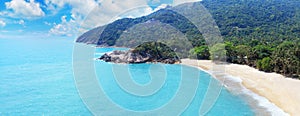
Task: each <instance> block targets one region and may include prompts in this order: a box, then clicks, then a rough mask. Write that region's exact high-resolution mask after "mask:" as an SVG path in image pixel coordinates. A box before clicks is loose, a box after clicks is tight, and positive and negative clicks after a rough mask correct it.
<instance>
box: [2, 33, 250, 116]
mask: <svg viewBox="0 0 300 116" xmlns="http://www.w3.org/2000/svg"><path fill="white" fill-rule="evenodd" d="M73 47H74V42H73V40H67V39H34V38H33V39H0V50H1V52H0V53H1V55H0V115H71V116H73V115H84V116H89V115H93V111H92V110H89V109H88V107H86V105H85V103H84V102H83V101H84V100H82V99H81V98H80V95H79V92H78V91H77V88H76V87H77V86H76V83H75V80H74V73H73V66H72V64H73V63H72V59H73V58H72V55H73ZM91 47H92V46H91ZM112 50H114V49H113V48H97V49H96V51H95V57H98V56H100V55H101V54H103V53H104V52H109V51H112ZM94 63H95V72H96V75H97V79H98V83H99V85H100V87H101V90H102V91H104V93H105V95H106V98H108V99H109V100H110V102H112V104H115V105H116V106H118V107H119V108H121V109H124V110H128V111H131V112H150V111H154V110H157V109H162V108H164V107H167V106H168V105H166V104H168V103H177V102H178V107H180V106H181V105H180V104H184V103H181V102H186V101H189V100H190V102H189V103H187V106H186V107H184V109H183V112H182V113H181V115H186V116H191V115H199V114H198V113H199V108H200V107H201V106H202V103H203V102H204V98H205V95H206V92H207V90H208V87H209V84H210V82H211V81H212V80H214V78H213V77H211V76H210V75H209V74H208V73H206V72H204V71H201V70H198V69H196V68H192V67H187V66H182V65H179V64H176V65H169V64H159V63H158V64H150V63H147V64H127V65H126V64H112V63H106V62H103V61H98V60H94ZM118 68H124V69H126V70H127V72H128V73H129V77H130V79H131V80H132V81H130V82H133V83H134V84H136V85H137V86H140V87H141V88H137V89H136V90H134V89H135V88H133V91H136V92H130V89H128V88H127V89H126V86H127V85H128V84H131V83H129V81H128V80H127V81H128V83H127V84H126V83H125V84H124V83H123V85H120V83H122V79H121V80H118V79H116V77H117V76H119V77H120V76H121V78H122V75H124V77H125V76H126V75H127V74H123V73H122V72H120V71H119V70H118ZM183 73H185V74H183ZM194 74H197V75H198V76H197V77H195V75H194ZM160 77H162V78H163V79H164V80H163V81H162V82H163V83H160V84H158V85H155V84H154V85H153V86H157V89H155V90H153V91H152V92H153V93H151V94H149V95H148V94H147V93H143V92H145V91H141V90H143V87H147V86H148V85H151V84H153V83H151V82H153V81H158V82H160V81H161V80H160V79H161V78H160ZM195 78H196V79H195ZM193 80H197V82H196V83H197V86H196V91H194V92H193V90H192V88H189V87H190V86H193V84H192V83H195V82H193ZM184 83H185V84H184ZM189 84H190V85H189ZM186 85H188V86H186ZM182 88H184V89H182ZM131 89H132V88H131ZM181 90H183V91H181ZM179 91H181V93H182V95H183V96H182V98H186V99H188V100H186V99H179V100H177V101H174V99H175V96H176V95H178V94H179ZM139 92H141V94H143V95H144V96H143V95H142V96H139V95H137V94H139ZM191 93H195V94H194V95H193V96H190V95H192V94H191ZM100 100H101V99H100ZM179 101H181V102H179ZM101 105H102V106H104V108H103V111H101V110H100V111H98V112H105V113H110V112H111V113H113V114H119V113H118V112H119V111H118V110H113V109H106V108H105V107H106V106H107V107H109V106H108V104H101ZM173 108H174V109H173ZM176 108H177V107H170V108H167V112H170V113H172V112H177V111H176ZM120 113H122V112H120ZM206 115H209V116H219V115H228V116H232V115H238V116H252V115H255V112H254V110H253V109H252V108H251V107H250V105H249V103H248V102H247V100H246V99H244V98H243V97H241V96H238V95H235V94H232V93H231V92H230V91H228V90H227V89H226V88H225V87H223V88H222V89H221V91H220V94H219V96H218V99H216V101H215V103H214V104H213V105H212V107H211V108H210V109H209V112H207V113H206Z"/></svg>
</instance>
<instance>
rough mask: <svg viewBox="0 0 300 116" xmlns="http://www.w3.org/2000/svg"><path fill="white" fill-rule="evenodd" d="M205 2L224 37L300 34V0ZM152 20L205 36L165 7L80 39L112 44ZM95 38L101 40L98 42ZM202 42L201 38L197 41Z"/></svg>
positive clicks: (241, 39)
mask: <svg viewBox="0 0 300 116" xmlns="http://www.w3.org/2000/svg"><path fill="white" fill-rule="evenodd" d="M201 3H202V4H203V5H204V6H205V7H206V8H207V9H208V10H209V12H211V14H212V15H213V18H214V19H215V21H216V23H217V24H218V26H219V28H220V31H221V33H222V35H223V36H224V37H225V38H224V39H225V40H230V41H231V42H233V43H236V44H239V43H249V42H257V40H258V41H261V42H276V43H281V42H282V41H284V40H295V39H298V38H300V34H299V33H300V1H299V0H203V1H202V2H201ZM148 20H159V21H160V22H162V23H168V24H170V25H172V26H175V27H176V28H178V29H179V30H181V31H182V32H183V33H189V35H190V36H191V35H193V37H191V38H190V39H191V40H193V39H197V40H199V38H200V39H201V36H199V35H198V34H200V33H199V32H196V31H195V28H194V27H193V26H192V25H191V24H190V23H189V22H188V21H187V20H186V19H185V18H183V17H182V16H180V15H178V14H176V13H175V12H173V11H171V10H167V9H163V10H159V11H157V12H155V13H152V14H150V15H148V16H145V17H140V18H136V19H130V18H125V19H121V20H117V21H115V22H113V23H111V24H108V25H107V27H106V28H105V30H104V32H103V33H102V35H100V32H101V31H102V30H103V29H102V28H103V27H98V28H96V29H94V30H91V31H90V32H87V33H86V34H84V35H82V36H80V37H79V38H78V39H77V42H84V43H92V44H98V45H102V44H104V45H105V44H106V45H109V46H111V45H114V43H115V40H117V39H118V37H119V36H120V35H121V34H122V32H123V31H124V30H126V29H128V28H130V27H132V26H133V25H135V24H139V23H143V22H146V21H148ZM95 40H96V41H98V40H99V41H98V43H95V42H96V41H95ZM298 40H299V39H298ZM194 42H195V41H193V43H194ZM202 42H203V41H202ZM201 44H203V43H201V42H197V44H195V45H196V46H199V45H201Z"/></svg>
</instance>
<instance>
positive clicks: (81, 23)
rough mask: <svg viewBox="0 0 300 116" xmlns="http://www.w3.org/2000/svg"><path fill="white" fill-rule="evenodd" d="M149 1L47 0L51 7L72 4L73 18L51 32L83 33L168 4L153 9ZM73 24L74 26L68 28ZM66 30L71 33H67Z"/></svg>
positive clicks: (57, 25) (147, 12)
mask: <svg viewBox="0 0 300 116" xmlns="http://www.w3.org/2000/svg"><path fill="white" fill-rule="evenodd" d="M148 2H149V0H103V1H95V0H85V1H83V0H46V1H45V3H46V4H47V7H48V8H49V9H60V8H63V7H64V6H65V5H70V6H71V8H72V10H71V16H70V17H71V20H69V21H67V20H63V19H62V22H61V23H60V24H55V25H54V26H53V28H52V29H51V30H50V31H49V32H50V33H52V34H60V35H75V34H78V35H81V34H82V33H84V32H85V31H87V30H90V29H92V28H95V27H97V26H101V25H105V24H108V23H110V22H112V21H115V20H117V19H119V18H124V17H129V18H136V17H140V16H144V15H148V14H151V13H153V12H155V11H157V10H159V9H162V8H165V7H166V6H167V5H166V4H162V5H161V6H159V7H157V8H156V9H152V8H151V7H150V6H148ZM154 2H159V0H154ZM100 4H101V5H100ZM54 12H55V11H54ZM45 24H46V23H45ZM71 25H72V26H73V28H68V27H69V26H71ZM79 27H80V28H79ZM69 29H72V31H71V30H69ZM58 30H61V31H63V32H59V31H58ZM66 32H70V33H68V34H67V33H66Z"/></svg>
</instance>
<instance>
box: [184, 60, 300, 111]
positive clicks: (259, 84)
mask: <svg viewBox="0 0 300 116" xmlns="http://www.w3.org/2000/svg"><path fill="white" fill-rule="evenodd" d="M182 64H183V65H189V66H197V67H199V68H201V69H203V70H206V71H212V70H215V69H214V67H216V66H220V65H221V64H219V65H216V64H215V63H213V62H211V61H210V60H191V59H182ZM222 67H224V69H225V70H224V71H225V73H226V74H228V75H231V76H233V77H235V78H239V79H241V80H242V85H243V86H244V87H246V88H247V89H249V90H251V91H252V92H254V93H256V94H258V95H260V96H262V97H265V98H266V99H268V100H269V101H270V102H272V103H274V104H275V105H276V106H277V107H279V108H281V109H282V110H283V111H284V112H286V113H288V114H290V115H291V116H297V115H300V92H299V89H300V80H295V79H290V78H285V77H284V76H282V75H280V74H276V73H266V72H262V71H259V70H257V69H255V68H252V67H249V66H247V65H238V64H222ZM215 71H216V70H215ZM212 74H213V73H212ZM213 75H214V74H213ZM275 115H276V114H275Z"/></svg>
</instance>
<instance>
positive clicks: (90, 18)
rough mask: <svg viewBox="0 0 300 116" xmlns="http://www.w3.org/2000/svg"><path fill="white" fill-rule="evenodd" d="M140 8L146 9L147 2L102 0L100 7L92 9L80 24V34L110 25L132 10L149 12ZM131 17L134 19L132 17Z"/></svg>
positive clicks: (141, 0)
mask: <svg viewBox="0 0 300 116" xmlns="http://www.w3.org/2000/svg"><path fill="white" fill-rule="evenodd" d="M142 7H144V8H145V7H148V5H147V0H114V1H112V0H104V1H103V2H101V6H99V7H97V8H95V9H93V10H92V11H91V12H90V13H89V14H88V15H87V17H86V19H85V20H84V21H83V22H82V25H81V30H80V31H81V32H83V31H86V30H88V29H91V28H95V27H97V26H101V25H105V24H107V23H110V22H112V21H114V20H116V19H118V17H120V16H121V15H124V13H127V12H128V11H133V10H134V9H139V10H141V11H142V12H143V11H145V12H147V11H149V9H147V8H146V9H144V10H143V8H142ZM132 17H136V16H135V15H132Z"/></svg>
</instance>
